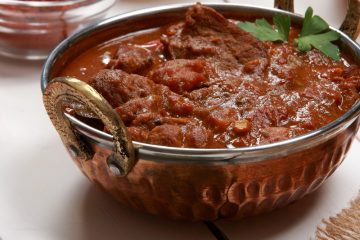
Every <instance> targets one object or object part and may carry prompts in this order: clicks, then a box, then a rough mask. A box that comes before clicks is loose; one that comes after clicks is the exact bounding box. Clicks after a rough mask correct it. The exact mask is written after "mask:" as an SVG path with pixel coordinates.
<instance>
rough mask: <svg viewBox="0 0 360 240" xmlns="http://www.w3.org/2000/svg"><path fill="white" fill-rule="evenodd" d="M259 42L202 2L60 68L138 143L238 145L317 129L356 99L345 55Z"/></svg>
mask: <svg viewBox="0 0 360 240" xmlns="http://www.w3.org/2000/svg"><path fill="white" fill-rule="evenodd" d="M298 32H299V29H297V28H296V27H292V28H291V32H290V39H289V41H288V42H287V43H278V42H261V41H260V40H257V39H256V38H254V37H253V36H251V35H250V34H249V33H247V32H245V31H243V30H241V29H240V28H239V27H237V26H236V24H235V23H234V21H232V20H227V19H225V18H224V17H223V16H222V15H221V14H219V13H218V12H216V11H215V10H213V9H211V8H208V7H204V6H202V5H200V4H198V5H195V6H193V7H191V8H190V9H189V10H188V11H187V13H186V16H184V21H183V22H179V23H176V24H174V25H168V26H163V27H161V28H158V29H151V30H148V31H143V32H139V33H134V34H130V35H127V36H123V37H120V36H114V40H112V41H109V42H107V43H104V44H101V45H99V46H96V47H94V48H93V49H89V50H88V51H86V52H84V53H83V54H82V55H80V56H79V57H77V58H76V59H75V60H74V61H73V62H71V63H70V64H69V65H68V66H67V67H66V69H64V71H63V72H62V73H61V75H62V76H73V77H76V78H79V79H82V80H84V81H86V82H88V83H89V84H90V85H91V86H93V87H94V88H95V89H96V90H97V91H98V92H100V93H101V94H102V95H103V96H104V97H105V98H106V99H107V101H108V102H109V103H110V104H111V106H112V107H113V108H114V109H115V111H116V112H117V113H118V114H119V115H120V117H121V119H122V120H123V121H124V123H125V125H126V126H127V128H128V132H129V134H130V136H131V138H132V140H135V141H139V142H144V143H151V144H158V145H164V146H172V147H189V148H234V147H244V146H254V145H259V144H267V143H272V142H276V141H282V140H285V139H288V138H292V137H295V136H298V135H302V134H305V133H308V132H310V131H312V130H314V129H317V128H320V127H322V126H324V125H326V124H328V123H330V122H332V121H334V120H335V119H337V118H338V117H340V116H341V115H343V114H344V113H345V112H346V111H347V110H348V109H349V108H351V106H352V105H353V104H354V103H355V102H356V101H357V100H358V98H359V89H360V77H359V73H360V70H359V68H358V66H357V65H356V64H354V63H353V62H352V60H351V59H350V58H348V57H346V56H345V55H344V54H342V58H341V61H334V60H332V59H330V58H328V57H326V56H325V55H324V54H322V53H321V52H319V51H318V50H315V49H313V50H311V51H309V52H307V53H302V52H299V51H298V50H297V49H296V48H295V47H294V44H293V37H292V36H295V34H298Z"/></svg>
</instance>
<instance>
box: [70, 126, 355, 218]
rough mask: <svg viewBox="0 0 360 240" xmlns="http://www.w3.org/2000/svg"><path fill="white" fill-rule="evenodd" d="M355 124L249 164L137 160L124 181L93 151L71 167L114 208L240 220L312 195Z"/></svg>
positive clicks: (342, 150)
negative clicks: (108, 196) (90, 156)
mask: <svg viewBox="0 0 360 240" xmlns="http://www.w3.org/2000/svg"><path fill="white" fill-rule="evenodd" d="M358 124H359V121H358V120H357V121H355V122H354V123H353V124H352V125H350V126H349V127H348V128H347V129H344V130H343V131H342V132H340V133H339V134H338V135H336V136H335V137H333V138H332V139H329V140H327V141H326V142H324V143H322V144H320V145H318V146H315V147H311V148H309V149H307V150H306V151H301V152H296V153H293V154H291V155H288V156H286V157H282V158H277V159H271V160H265V161H259V162H255V163H233V164H231V163H226V164H222V165H210V164H209V165H207V164H182V163H181V161H179V163H164V162H154V161H145V160H142V159H140V160H139V161H138V163H137V164H136V166H135V167H134V168H133V170H132V172H130V173H129V174H128V176H126V177H116V176H114V175H112V173H111V171H110V170H109V169H108V167H107V164H106V158H107V156H109V155H110V154H111V151H109V150H106V149H104V148H102V147H100V146H96V145H93V148H94V151H95V152H96V153H95V155H94V158H93V159H92V160H90V161H87V162H85V163H83V164H80V163H79V162H78V164H77V165H78V167H80V168H81V170H82V171H83V173H84V174H85V175H86V176H87V177H88V178H89V179H90V180H91V181H93V182H95V183H97V184H99V185H100V186H101V187H102V188H103V189H104V190H105V191H107V192H109V193H110V194H111V195H113V196H114V197H115V198H116V199H117V200H118V201H119V202H121V203H122V204H124V205H126V206H128V207H131V208H134V209H137V210H140V211H144V212H148V213H151V214H155V215H161V216H165V217H169V218H172V219H186V220H192V221H199V220H216V219H219V218H228V219H240V218H243V217H246V216H251V215H257V214H261V213H264V212H269V211H272V210H274V209H276V208H280V207H283V206H286V205H288V204H289V203H291V202H293V201H296V200H298V199H300V198H302V197H303V196H304V195H306V194H309V193H311V192H313V191H314V190H316V189H317V188H318V187H319V186H320V185H321V184H322V183H323V182H324V180H325V179H326V178H328V177H329V176H330V175H331V174H332V173H333V172H334V170H335V169H336V168H337V167H338V166H339V165H340V163H341V162H342V161H343V159H344V157H345V155H346V153H347V151H348V149H349V147H350V144H351V142H352V140H353V138H354V135H355V133H356V130H357V128H358ZM74 160H75V161H76V159H74Z"/></svg>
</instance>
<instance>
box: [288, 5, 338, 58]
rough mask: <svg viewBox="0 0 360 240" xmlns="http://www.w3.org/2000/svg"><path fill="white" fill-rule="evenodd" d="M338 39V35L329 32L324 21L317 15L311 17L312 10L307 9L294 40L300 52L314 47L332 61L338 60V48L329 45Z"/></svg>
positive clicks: (331, 31)
mask: <svg viewBox="0 0 360 240" xmlns="http://www.w3.org/2000/svg"><path fill="white" fill-rule="evenodd" d="M339 37H340V34H339V33H337V32H335V31H333V30H330V29H329V25H328V24H327V23H326V22H325V21H324V19H322V18H321V17H319V16H317V15H315V16H313V10H312V8H311V7H308V9H307V10H306V13H305V19H304V23H303V26H302V29H301V32H300V36H299V37H298V38H296V39H295V44H296V45H297V47H298V49H299V50H300V51H302V52H307V51H309V50H310V49H311V47H314V48H316V49H318V50H320V51H321V52H322V53H324V54H325V55H326V56H328V57H330V58H332V59H334V60H340V50H339V48H338V46H336V45H335V44H333V43H331V41H335V40H337V39H339Z"/></svg>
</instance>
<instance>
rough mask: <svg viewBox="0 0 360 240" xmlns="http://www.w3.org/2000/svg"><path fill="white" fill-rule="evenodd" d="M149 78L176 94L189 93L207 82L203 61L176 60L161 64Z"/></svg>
mask: <svg viewBox="0 0 360 240" xmlns="http://www.w3.org/2000/svg"><path fill="white" fill-rule="evenodd" d="M150 78H151V79H152V80H153V81H154V82H156V83H160V84H163V85H166V86H168V87H169V88H170V89H171V90H172V91H174V92H176V93H183V92H185V91H187V92H190V91H192V90H193V89H196V88H198V87H200V86H201V84H203V83H205V82H206V81H207V73H206V71H205V61H204V60H187V59H178V60H171V61H167V62H165V63H163V64H162V65H160V66H159V67H158V68H157V69H155V70H153V71H152V72H151V73H150Z"/></svg>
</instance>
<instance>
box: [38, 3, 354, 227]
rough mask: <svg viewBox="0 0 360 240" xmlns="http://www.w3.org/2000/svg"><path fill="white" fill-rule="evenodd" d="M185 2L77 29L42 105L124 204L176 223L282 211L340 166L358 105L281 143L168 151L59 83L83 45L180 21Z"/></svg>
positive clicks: (349, 45)
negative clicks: (93, 118)
mask: <svg viewBox="0 0 360 240" xmlns="http://www.w3.org/2000/svg"><path fill="white" fill-rule="evenodd" d="M208 5H209V6H211V7H213V8H215V9H216V10H218V11H219V12H221V13H222V14H224V15H225V16H226V17H228V18H235V19H236V18H237V17H239V16H242V15H247V16H248V15H251V16H255V17H271V16H272V15H274V14H275V13H278V12H281V13H283V14H287V15H290V16H291V18H292V21H293V22H301V21H302V18H301V17H299V16H298V15H295V14H292V13H289V12H286V11H281V10H276V9H266V8H260V7H251V6H242V5H236V4H208ZM189 6H190V5H189V4H179V5H171V6H164V7H157V8H151V9H146V10H140V11H136V12H131V13H126V14H123V15H119V16H116V17H113V18H110V19H108V20H105V21H102V22H100V23H98V24H95V25H93V26H91V27H88V28H86V29H84V30H83V31H80V32H78V33H77V34H75V35H73V36H72V37H70V38H68V39H67V40H65V41H64V42H62V43H61V44H60V45H59V46H58V47H57V48H56V49H55V50H54V51H53V52H52V53H51V55H50V57H49V58H48V60H47V61H46V63H45V66H44V70H43V73H42V77H41V84H42V90H43V97H44V104H45V107H46V110H47V112H48V114H49V116H50V118H51V120H52V122H53V124H54V126H55V128H56V129H57V131H58V132H59V134H60V136H61V138H62V141H63V143H64V145H65V147H66V148H67V149H68V151H69V153H70V155H71V157H72V159H73V160H74V161H75V163H76V164H77V165H78V167H79V168H80V169H81V171H82V172H83V173H84V174H85V175H86V176H87V177H88V178H89V179H90V180H91V181H93V182H95V183H96V184H98V185H100V186H101V187H102V188H103V189H104V190H105V191H107V192H109V193H110V194H111V195H113V196H114V197H115V198H116V199H117V200H118V201H119V202H121V203H122V204H123V205H126V206H129V207H131V208H135V209H138V210H141V211H144V212H148V213H151V214H156V215H162V216H166V217H169V218H173V219H186V220H192V221H197V220H216V219H219V218H231V219H239V218H242V217H245V216H249V215H256V214H260V213H264V212H268V211H271V210H273V209H276V208H279V207H283V206H285V205H287V204H289V203H291V202H293V201H295V200H298V199H300V198H302V197H303V196H304V195H306V194H309V193H311V192H313V191H314V190H315V189H317V188H318V187H319V186H320V185H321V184H322V183H323V182H324V180H325V179H326V178H328V177H329V176H330V175H331V174H332V173H333V172H334V170H335V169H336V168H337V167H338V166H339V165H340V164H341V162H342V161H343V160H344V158H345V156H346V153H347V152H348V150H349V147H350V145H351V142H352V140H353V138H354V136H355V134H356V132H357V130H358V127H359V122H360V121H359V118H358V115H359V113H360V102H357V103H356V104H354V106H353V107H352V108H351V109H350V110H349V111H348V112H347V113H346V114H344V115H343V116H342V117H341V118H339V119H337V120H336V121H334V122H331V123H330V124H328V125H326V126H324V127H322V128H320V129H317V130H315V131H313V132H310V133H309V134H306V135H302V136H299V137H296V138H292V139H289V140H286V141H281V142H277V143H272V144H268V145H260V146H255V147H245V148H235V149H190V148H174V147H165V146H157V145H151V144H144V143H140V142H135V141H131V140H129V139H128V137H127V131H126V128H125V127H124V125H123V123H122V121H121V119H120V117H119V116H118V115H117V114H116V113H115V112H114V110H113V109H112V108H111V107H110V105H109V104H108V103H107V102H106V100H104V99H103V98H102V96H101V95H99V94H98V93H97V92H96V91H95V90H94V89H92V88H91V87H90V86H88V85H87V84H85V83H83V82H82V81H79V80H77V79H73V78H55V77H57V76H58V74H59V72H60V70H61V69H62V68H63V67H64V66H66V64H67V63H68V62H69V61H71V60H72V59H74V58H75V57H76V56H77V55H78V54H79V53H81V52H83V50H84V49H88V48H90V47H92V46H94V45H96V44H99V43H101V42H104V41H106V40H109V39H111V38H114V37H115V36H120V35H123V34H127V33H130V32H134V31H139V30H143V29H148V28H154V27H158V26H162V25H164V24H167V23H172V22H176V21H180V20H182V19H183V16H184V13H185V11H186V9H187V8H188V7H189ZM339 32H340V31H339ZM340 34H341V40H340V44H341V45H342V46H341V47H342V49H343V50H344V51H348V52H349V53H351V55H352V56H353V57H354V58H355V59H356V61H358V60H359V59H360V47H359V46H358V45H357V44H356V43H355V42H354V41H353V40H351V39H350V38H349V37H348V36H347V35H345V34H344V33H342V32H340ZM54 78H55V79H54ZM52 79H53V80H52ZM50 80H52V81H51V82H50ZM70 102H71V103H76V104H77V105H78V106H80V107H81V108H82V109H84V110H86V111H90V110H91V111H92V112H93V113H94V115H97V116H98V117H99V118H100V119H101V120H102V121H103V122H104V124H105V126H106V127H107V129H109V130H110V132H111V134H107V133H105V132H102V131H100V130H97V129H95V128H92V127H91V126H89V125H87V124H85V123H84V122H81V121H80V120H78V119H76V118H74V117H72V116H70V115H69V114H66V113H65V114H64V111H63V110H64V107H66V106H68V105H67V104H69V103H70Z"/></svg>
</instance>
